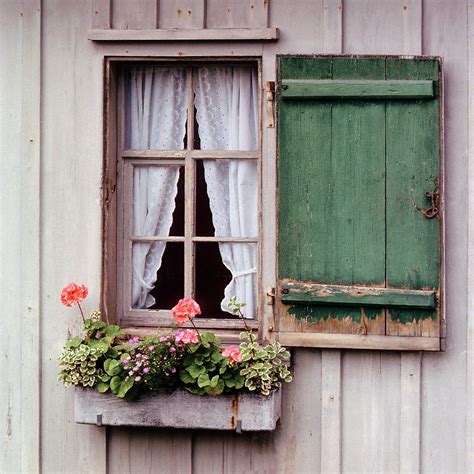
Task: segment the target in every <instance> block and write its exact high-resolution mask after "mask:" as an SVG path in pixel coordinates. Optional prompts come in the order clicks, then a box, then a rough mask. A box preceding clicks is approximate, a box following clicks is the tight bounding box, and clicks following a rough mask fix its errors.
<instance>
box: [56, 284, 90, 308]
mask: <svg viewBox="0 0 474 474" xmlns="http://www.w3.org/2000/svg"><path fill="white" fill-rule="evenodd" d="M88 293H89V290H88V289H87V287H86V286H85V285H78V284H76V283H69V285H66V286H65V287H64V288H63V290H62V291H61V303H62V304H63V305H64V306H72V305H75V304H79V303H80V302H81V301H83V300H84V299H85V298H86V297H87V295H88Z"/></svg>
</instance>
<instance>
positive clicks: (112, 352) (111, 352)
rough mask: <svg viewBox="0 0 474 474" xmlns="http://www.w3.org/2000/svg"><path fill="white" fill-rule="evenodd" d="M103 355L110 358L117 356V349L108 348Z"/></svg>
mask: <svg viewBox="0 0 474 474" xmlns="http://www.w3.org/2000/svg"><path fill="white" fill-rule="evenodd" d="M105 355H106V356H107V357H110V358H111V359H116V358H117V357H118V356H119V353H118V351H116V350H115V349H114V348H112V347H111V348H110V349H109V350H108V351H107V352H106V353H105Z"/></svg>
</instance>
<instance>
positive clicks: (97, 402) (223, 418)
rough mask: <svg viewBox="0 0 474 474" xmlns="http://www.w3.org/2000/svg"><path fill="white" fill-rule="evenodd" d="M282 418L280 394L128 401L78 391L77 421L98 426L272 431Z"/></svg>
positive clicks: (171, 396)
mask: <svg viewBox="0 0 474 474" xmlns="http://www.w3.org/2000/svg"><path fill="white" fill-rule="evenodd" d="M280 414H281V390H278V391H276V392H273V393H272V394H271V395H270V396H268V397H265V396H263V395H257V394H250V393H241V394H235V395H220V396H217V397H211V396H207V395H206V396H197V395H192V394H191V393H188V392H185V391H180V390H178V391H175V392H173V393H171V394H159V395H154V394H153V395H152V394H147V395H143V396H141V397H140V399H139V400H137V401H132V402H130V401H126V400H122V399H120V398H117V397H116V396H115V395H113V394H101V393H99V392H97V391H95V390H93V389H84V388H76V392H75V421H76V422H77V423H86V424H94V425H98V426H103V425H105V426H147V427H167V428H185V429H210V430H235V431H237V432H241V431H271V430H274V429H275V427H276V423H277V421H278V419H279V418H280Z"/></svg>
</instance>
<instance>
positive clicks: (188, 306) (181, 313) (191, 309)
mask: <svg viewBox="0 0 474 474" xmlns="http://www.w3.org/2000/svg"><path fill="white" fill-rule="evenodd" d="M171 312H172V313H173V316H174V318H175V319H176V321H177V322H178V326H182V325H183V324H184V323H185V322H186V321H187V320H188V319H191V318H194V316H196V315H198V314H201V308H200V307H199V305H198V304H197V303H196V301H194V300H193V299H192V298H183V299H182V300H179V301H178V304H177V305H176V306H175V307H174V308H172V309H171Z"/></svg>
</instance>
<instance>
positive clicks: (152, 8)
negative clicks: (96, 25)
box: [112, 0, 158, 30]
mask: <svg viewBox="0 0 474 474" xmlns="http://www.w3.org/2000/svg"><path fill="white" fill-rule="evenodd" d="M112 1H113V3H112V26H113V28H114V29H118V30H147V29H150V30H152V29H155V28H156V27H157V23H158V3H157V2H158V0H134V1H133V2H131V1H130V0H112Z"/></svg>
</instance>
